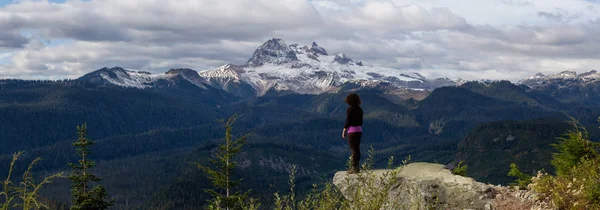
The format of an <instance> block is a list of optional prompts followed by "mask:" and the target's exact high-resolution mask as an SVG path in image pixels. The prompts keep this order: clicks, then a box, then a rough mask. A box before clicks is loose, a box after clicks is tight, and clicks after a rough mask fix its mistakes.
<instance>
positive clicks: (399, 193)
mask: <svg viewBox="0 0 600 210" xmlns="http://www.w3.org/2000/svg"><path fill="white" fill-rule="evenodd" d="M390 171H391V170H374V171H372V172H368V173H364V172H363V173H361V175H356V174H347V173H346V172H337V173H336V174H335V176H334V178H333V183H334V184H335V185H336V186H337V187H338V189H340V191H341V192H342V194H343V195H344V197H345V198H346V199H348V200H352V201H353V199H354V198H353V196H354V195H355V194H354V193H355V191H354V190H356V186H357V185H359V184H358V183H363V185H364V183H365V182H368V181H365V179H364V177H372V178H367V179H372V180H375V181H374V182H373V183H374V185H375V187H374V188H375V189H385V187H384V186H381V185H382V183H385V181H383V182H382V181H381V180H382V178H383V177H385V174H386V172H387V173H388V175H389V172H390ZM359 180H360V182H359ZM384 180H385V179H384ZM389 180H390V182H388V183H391V185H389V186H391V187H390V188H389V189H390V190H389V191H388V193H387V196H388V201H391V202H396V203H398V204H400V205H402V206H404V207H401V208H402V209H415V210H417V209H418V210H421V209H545V208H540V205H534V202H533V201H531V198H524V197H523V196H519V195H523V194H525V193H526V191H518V190H512V189H509V188H507V187H502V186H493V185H488V184H484V183H480V182H477V181H475V180H474V179H472V178H469V177H463V176H458V175H454V174H452V173H451V172H450V170H448V169H446V168H445V167H444V166H443V165H440V164H433V163H411V164H408V165H405V166H404V167H402V168H401V169H400V171H399V172H398V174H397V176H396V177H395V178H393V177H392V178H390V179H389ZM363 185H359V186H363ZM517 194H519V195H517ZM364 197H367V198H369V199H371V198H370V196H369V195H365V196H364ZM382 209H388V208H382Z"/></svg>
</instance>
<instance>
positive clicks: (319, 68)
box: [78, 38, 600, 98]
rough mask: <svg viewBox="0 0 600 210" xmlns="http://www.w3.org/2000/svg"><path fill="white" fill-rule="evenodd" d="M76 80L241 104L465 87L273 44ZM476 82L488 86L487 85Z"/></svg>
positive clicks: (549, 83) (571, 81)
mask: <svg viewBox="0 0 600 210" xmlns="http://www.w3.org/2000/svg"><path fill="white" fill-rule="evenodd" d="M78 80H79V81H85V82H90V83H93V84H97V85H117V86H123V87H135V88H157V87H159V88H160V87H170V86H177V83H178V82H177V81H181V80H185V81H188V82H189V83H191V84H194V85H196V86H198V87H200V88H203V89H206V88H208V87H212V88H217V89H221V90H224V91H226V92H229V93H232V94H234V95H236V96H239V97H243V98H245V97H252V96H261V95H265V94H267V93H268V92H270V91H275V92H290V93H300V94H321V93H327V92H337V91H339V90H340V89H341V87H342V86H343V85H344V84H354V85H358V87H385V88H386V89H388V90H390V89H392V90H406V89H408V90H428V91H430V90H433V89H435V88H439V87H443V86H455V85H462V84H464V83H466V82H468V81H466V80H462V79H449V78H434V79H430V78H425V77H424V76H422V75H420V74H419V73H417V72H409V71H402V70H397V69H392V68H383V67H372V66H367V65H364V64H363V63H362V62H361V61H354V60H352V59H351V58H350V57H348V56H347V55H345V54H344V53H335V54H329V53H328V52H327V50H326V49H325V48H323V47H321V46H319V45H318V44H317V43H315V42H313V43H312V45H311V46H300V45H298V44H291V45H287V44H286V43H285V42H284V41H283V40H281V39H277V38H273V39H271V40H268V41H267V42H265V43H264V44H262V45H261V46H259V47H258V48H257V49H256V50H255V51H254V54H253V55H252V57H251V58H250V59H249V60H248V62H246V63H245V64H243V65H234V64H225V65H223V66H221V67H219V68H217V69H210V70H203V71H199V72H198V71H195V70H192V69H171V70H169V71H167V72H166V73H164V74H151V73H149V72H144V71H139V72H135V71H129V70H125V69H123V68H120V67H113V68H102V69H99V70H96V71H94V72H91V73H89V74H86V75H84V76H83V77H81V78H79V79H78ZM599 81H600V73H598V72H597V71H595V70H593V71H590V72H587V73H583V74H579V75H578V74H577V73H575V72H573V71H565V72H561V73H558V74H554V75H548V76H545V75H543V74H541V73H539V74H536V75H535V76H532V77H528V78H525V79H524V80H521V81H519V82H518V83H517V84H523V85H526V86H528V87H530V88H548V87H559V88H565V87H572V86H574V85H575V86H580V85H588V84H592V83H596V82H599ZM481 82H483V83H490V82H493V80H484V81H481Z"/></svg>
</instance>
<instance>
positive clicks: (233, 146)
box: [197, 115, 253, 209]
mask: <svg viewBox="0 0 600 210" xmlns="http://www.w3.org/2000/svg"><path fill="white" fill-rule="evenodd" d="M236 120H237V116H236V115H234V116H232V117H230V118H229V119H228V120H227V122H225V121H221V122H222V123H224V126H225V142H224V143H223V144H221V145H219V147H218V148H217V151H216V152H215V153H214V154H213V156H212V157H211V158H210V160H209V161H210V163H211V165H212V167H209V166H204V165H201V164H197V167H198V168H200V170H202V172H204V173H205V174H206V176H207V177H208V179H210V180H211V181H212V183H213V189H206V190H205V191H206V192H207V193H209V194H210V195H211V196H212V197H213V200H212V201H210V203H211V205H210V206H209V208H210V209H242V208H243V204H244V202H246V201H247V200H248V195H249V193H250V191H246V192H244V193H242V192H239V191H235V192H234V190H233V189H234V188H235V187H236V186H237V185H239V184H240V182H241V179H239V180H233V178H232V176H233V174H234V169H235V167H236V162H235V161H234V160H233V158H234V157H235V156H236V155H237V154H238V153H240V152H241V151H242V147H243V146H244V143H245V142H246V138H247V137H248V135H244V136H242V137H240V138H237V139H236V140H233V137H232V134H231V131H232V129H233V124H234V123H235V121H236ZM250 202H253V201H250Z"/></svg>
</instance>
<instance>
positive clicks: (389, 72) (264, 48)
mask: <svg viewBox="0 0 600 210" xmlns="http://www.w3.org/2000/svg"><path fill="white" fill-rule="evenodd" d="M239 68H243V70H238V71H236V73H235V74H234V73H229V74H223V73H221V72H222V71H223V68H222V67H221V68H218V69H215V70H208V71H203V72H202V73H201V75H203V76H206V77H207V78H211V77H223V75H228V77H236V78H239V81H243V82H246V83H247V84H249V85H251V86H252V88H254V90H255V91H256V93H257V94H258V95H261V94H265V93H266V92H267V91H269V90H270V89H276V90H291V91H293V92H297V93H304V94H318V93H323V92H329V91H335V90H337V89H338V87H339V86H341V85H342V84H344V83H346V82H351V83H365V81H371V82H386V83H390V84H393V85H395V86H397V87H398V88H415V89H433V88H437V87H440V86H445V85H454V84H455V83H454V82H453V81H452V80H449V79H444V78H442V79H436V80H429V79H426V78H425V77H423V76H422V75H420V74H418V73H414V72H406V71H400V70H397V69H392V68H383V67H371V66H365V65H363V63H362V62H360V61H359V62H357V61H354V60H352V59H351V58H350V57H348V56H347V55H346V54H344V53H335V54H333V55H329V54H328V53H327V50H325V48H323V47H321V46H319V45H318V44H317V43H315V42H313V43H312V45H311V46H310V47H309V46H299V45H298V44H291V45H287V44H286V43H285V42H284V41H283V40H281V39H277V38H274V39H271V40H268V41H267V42H265V43H264V44H262V45H261V46H260V47H258V49H256V51H255V52H254V54H253V56H252V58H250V59H249V60H248V62H247V63H246V64H245V65H244V66H240V67H239ZM211 75H214V76H211ZM228 82H230V81H228Z"/></svg>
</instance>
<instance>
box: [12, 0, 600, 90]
mask: <svg viewBox="0 0 600 210" xmlns="http://www.w3.org/2000/svg"><path fill="white" fill-rule="evenodd" d="M272 37H278V38H282V39H284V40H285V41H286V43H288V44H291V43H298V44H301V45H308V44H310V43H311V42H312V41H316V42H317V43H318V44H319V45H321V46H323V47H325V48H326V49H327V50H328V51H329V52H330V53H332V52H344V53H346V54H347V55H348V56H350V57H351V58H353V59H354V60H362V61H363V63H365V65H371V66H384V67H392V68H396V69H399V70H405V71H417V72H421V73H422V74H424V75H426V76H430V77H440V76H444V77H451V78H464V79H481V78H488V79H509V80H513V81H516V80H519V79H521V78H523V77H526V76H530V75H533V74H535V73H537V72H542V73H546V74H549V73H556V72H559V71H563V70H575V71H577V72H584V71H589V70H592V69H596V68H599V67H600V59H599V56H600V0H177V1H175V0H170V1H167V0H85V1H84V0H0V78H23V79H62V78H76V77H79V76H81V75H83V74H85V73H87V72H90V71H93V70H95V69H99V68H101V67H104V66H109V67H112V66H121V67H124V68H127V69H133V70H146V71H150V72H154V73H162V72H165V71H167V70H168V69H169V68H173V67H189V68H193V69H197V70H203V69H209V68H214V67H218V66H221V65H223V64H226V63H233V64H243V63H245V61H246V60H247V59H248V58H249V57H250V56H251V55H252V53H253V51H254V50H255V49H256V47H258V46H259V45H260V44H261V43H263V42H264V41H266V40H268V39H270V38H272Z"/></svg>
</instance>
